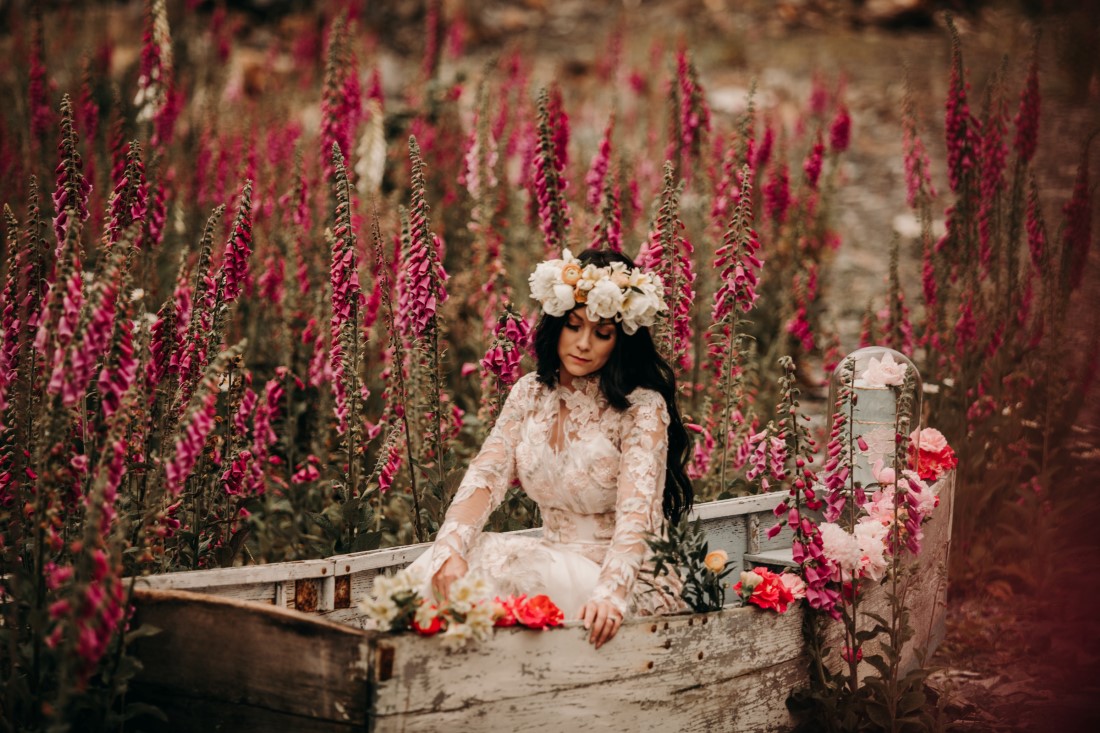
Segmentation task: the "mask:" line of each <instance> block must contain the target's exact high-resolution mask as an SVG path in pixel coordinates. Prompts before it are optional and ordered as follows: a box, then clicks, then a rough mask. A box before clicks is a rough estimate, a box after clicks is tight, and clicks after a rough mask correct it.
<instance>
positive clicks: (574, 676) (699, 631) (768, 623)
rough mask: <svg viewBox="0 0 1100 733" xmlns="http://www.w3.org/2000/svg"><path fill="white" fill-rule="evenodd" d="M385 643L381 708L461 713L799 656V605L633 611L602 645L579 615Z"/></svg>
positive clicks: (660, 685) (379, 677)
mask: <svg viewBox="0 0 1100 733" xmlns="http://www.w3.org/2000/svg"><path fill="white" fill-rule="evenodd" d="M377 647H378V648H379V650H383V653H385V654H387V655H389V656H390V658H391V659H392V676H390V677H389V678H388V679H387V678H385V675H384V673H382V672H381V671H379V669H378V668H377V667H376V670H375V675H374V681H375V683H376V685H375V707H374V709H375V712H376V713H377V714H378V715H379V716H385V715H399V714H400V715H410V714H413V713H421V712H441V711H446V710H456V711H458V710H463V709H466V708H469V707H470V705H471V704H473V703H475V702H487V701H489V700H496V701H520V700H522V699H523V698H525V697H528V696H531V695H539V694H543V693H546V692H551V691H553V692H558V693H561V694H566V693H568V691H570V690H583V689H585V688H587V687H589V686H591V685H594V684H600V685H603V684H609V683H611V682H613V681H620V682H627V681H629V682H631V684H633V685H634V687H635V688H636V689H637V690H639V691H641V692H642V693H643V694H645V695H646V696H649V697H650V698H652V699H664V698H665V697H667V696H671V695H673V694H674V693H676V692H678V691H681V690H684V689H688V688H693V687H695V686H698V685H701V684H705V683H707V682H708V680H709V677H710V675H712V674H716V673H717V672H716V671H717V670H719V669H720V670H721V673H720V674H721V676H723V677H736V676H740V675H744V674H748V673H751V672H752V671H753V670H756V669H759V668H762V667H770V666H773V665H775V664H778V663H780V662H782V661H784V660H789V659H794V658H796V657H798V656H800V655H801V653H802V637H801V612H800V611H795V612H792V613H790V614H785V615H782V616H780V615H777V614H773V613H762V612H760V611H759V609H756V608H728V609H725V610H723V611H720V612H717V613H712V614H702V615H697V614H679V615H676V616H661V617H653V618H635V619H631V620H628V621H627V622H626V623H625V624H624V625H623V628H622V629H621V630H620V631H619V633H618V634H617V635H616V637H615V639H613V640H612V641H611V642H610V643H609V644H608V645H607V646H605V647H604V648H603V649H600V650H596V649H595V648H594V647H593V646H592V645H591V644H589V643H588V642H587V640H586V636H585V630H584V628H583V627H582V626H580V624H578V623H576V622H573V623H571V624H567V626H566V627H565V628H562V629H556V630H549V631H544V632H541V633H532V632H530V631H527V630H523V629H512V630H508V629H500V630H498V631H497V633H495V634H494V636H493V637H492V638H491V639H489V640H487V641H485V642H481V643H478V644H471V645H470V646H469V647H468V648H467V649H465V650H462V651H459V652H456V653H452V654H447V653H446V652H445V651H444V650H443V648H442V646H441V645H440V643H439V640H438V639H435V638H421V637H418V636H416V635H413V634H401V635H395V636H386V637H379V638H378V640H377ZM704 660H705V661H704ZM517 671H518V672H519V673H517Z"/></svg>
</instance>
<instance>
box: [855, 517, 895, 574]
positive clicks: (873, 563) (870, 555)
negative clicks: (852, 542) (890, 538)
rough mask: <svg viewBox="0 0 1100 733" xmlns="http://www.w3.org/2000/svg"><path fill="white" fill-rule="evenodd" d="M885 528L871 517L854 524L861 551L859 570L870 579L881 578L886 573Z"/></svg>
mask: <svg viewBox="0 0 1100 733" xmlns="http://www.w3.org/2000/svg"><path fill="white" fill-rule="evenodd" d="M886 532H887V528H886V527H885V526H883V525H882V524H881V523H880V522H878V521H876V520H875V519H874V518H872V517H865V518H863V519H861V520H860V521H859V523H858V524H856V530H855V537H856V542H857V543H858V544H859V550H860V552H861V553H862V556H861V558H860V570H861V571H862V573H863V575H864V576H866V577H868V578H870V579H871V580H882V577H883V576H884V575H885V574H886V567H887V564H888V563H887V561H886V542H885V540H886Z"/></svg>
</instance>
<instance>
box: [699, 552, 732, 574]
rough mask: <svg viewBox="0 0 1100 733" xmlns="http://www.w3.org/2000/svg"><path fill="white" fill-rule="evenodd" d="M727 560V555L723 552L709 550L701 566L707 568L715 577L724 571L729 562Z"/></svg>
mask: <svg viewBox="0 0 1100 733" xmlns="http://www.w3.org/2000/svg"><path fill="white" fill-rule="evenodd" d="M729 559H730V558H729V555H727V554H726V551H725V550H711V551H710V552H708V553H707V556H706V558H705V559H704V560H703V564H704V565H706V566H707V570H709V571H711V572H712V573H714V574H716V575H717V574H718V573H720V572H722V571H723V570H725V569H726V563H727V562H729Z"/></svg>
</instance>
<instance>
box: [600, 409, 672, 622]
mask: <svg viewBox="0 0 1100 733" xmlns="http://www.w3.org/2000/svg"><path fill="white" fill-rule="evenodd" d="M630 400H631V405H630V407H629V408H627V410H626V414H625V415H624V417H623V421H622V440H621V454H622V457H621V462H620V464H619V487H618V496H617V499H616V502H615V532H614V534H613V535H612V538H611V546H610V548H609V549H608V551H607V557H606V558H605V559H604V562H603V567H602V568H601V569H600V580H599V583H598V584H597V585H596V590H595V591H594V593H593V594H592V600H594V601H609V602H610V603H611V604H612V605H614V606H615V607H616V608H618V609H619V611H620V612H622V613H623V614H624V615H625V614H626V612H627V608H628V606H629V601H628V599H629V598H630V593H631V590H632V589H633V586H634V581H635V579H636V578H637V577H638V570H639V569H640V568H641V566H642V561H643V560H644V559H645V555H646V550H647V547H648V546H647V545H646V536H647V534H649V533H650V532H653V531H655V529H656V527H655V521H656V520H657V518H658V517H659V516H660V513H661V501H662V498H663V496H664V488H665V463H666V461H667V460H668V423H669V417H668V407H667V406H666V405H665V401H664V398H663V397H661V395H660V394H658V393H657V392H654V391H652V390H648V389H647V390H637V391H635V392H634V393H633V394H632V395H631V396H630Z"/></svg>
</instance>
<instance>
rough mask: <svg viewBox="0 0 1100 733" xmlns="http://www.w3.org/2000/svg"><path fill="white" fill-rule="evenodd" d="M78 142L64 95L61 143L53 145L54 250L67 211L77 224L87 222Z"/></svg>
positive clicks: (65, 226) (86, 190)
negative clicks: (55, 154) (57, 157)
mask: <svg viewBox="0 0 1100 733" xmlns="http://www.w3.org/2000/svg"><path fill="white" fill-rule="evenodd" d="M79 139H80V138H79V136H78V135H77V133H76V128H75V127H74V125H73V106H72V103H71V102H70V101H69V95H68V94H66V95H65V97H64V98H63V99H62V100H61V142H60V143H58V145H57V151H58V154H59V155H60V158H61V162H60V163H59V164H58V166H57V171H56V172H57V187H56V188H55V189H54V194H53V204H54V208H55V209H56V210H57V217H56V218H55V219H54V222H53V226H54V233H55V234H56V235H57V247H58V249H60V248H61V245H62V243H63V242H64V241H65V233H66V231H67V230H68V228H69V224H68V216H69V210H70V209H72V213H73V214H74V215H76V216H78V217H79V218H80V221H81V222H85V221H87V220H88V197H89V195H90V193H91V191H92V185H91V184H90V183H89V182H88V179H87V178H85V177H84V171H83V161H82V159H81V157H80V153H79V151H78V150H77V143H78V142H79Z"/></svg>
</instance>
